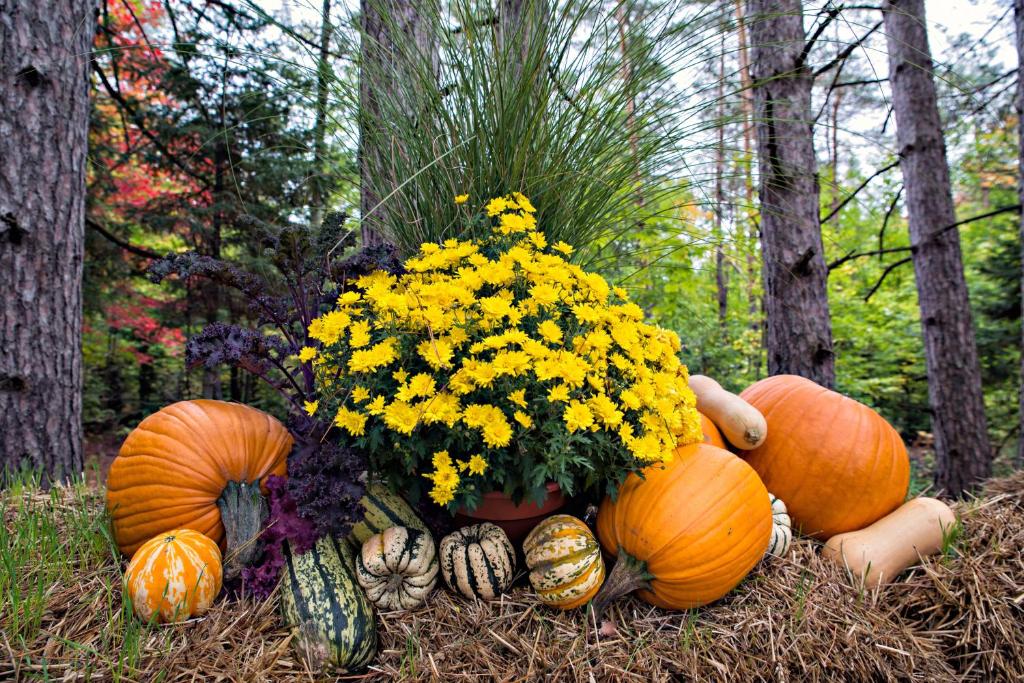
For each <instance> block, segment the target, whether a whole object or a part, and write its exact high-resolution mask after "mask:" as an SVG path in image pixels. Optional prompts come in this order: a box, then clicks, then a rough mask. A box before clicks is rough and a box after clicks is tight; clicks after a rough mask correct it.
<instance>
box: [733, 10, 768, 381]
mask: <svg viewBox="0 0 1024 683" xmlns="http://www.w3.org/2000/svg"><path fill="white" fill-rule="evenodd" d="M743 1H744V0H736V42H737V45H738V47H739V50H738V51H737V52H738V54H739V62H740V104H741V106H742V109H743V192H744V198H745V204H744V208H743V216H744V218H745V219H746V221H747V240H748V242H749V246H748V248H747V249H746V252H747V264H746V271H747V272H746V277H747V316H748V319H749V321H750V323H749V326H750V329H751V330H752V331H754V332H761V336H762V337H763V335H764V331H763V329H762V321H761V315H760V313H761V310H762V309H763V308H764V298H763V297H760V296H758V295H757V254H756V253H755V252H756V249H755V245H757V243H758V240H759V235H758V230H759V228H758V224H757V219H756V218H755V217H754V216H755V213H754V177H753V173H752V172H751V166H752V164H753V144H751V136H752V132H753V130H754V91H753V85H752V83H751V79H750V56H749V53H748V49H747V46H748V43H747V22H746V17H745V16H744V13H743ZM750 363H751V365H752V366H753V368H752V369H753V376H754V379H755V380H757V379H761V351H760V350H757V351H755V352H754V353H753V354H751V360H750Z"/></svg>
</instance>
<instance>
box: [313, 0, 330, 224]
mask: <svg viewBox="0 0 1024 683" xmlns="http://www.w3.org/2000/svg"><path fill="white" fill-rule="evenodd" d="M330 46H331V0H324V3H323V6H322V7H321V10H320V58H319V59H318V60H317V65H316V67H317V68H316V119H315V120H314V123H313V171H312V174H313V177H312V185H311V189H312V192H311V193H310V211H309V222H310V224H311V225H312V226H313V227H314V228H319V227H320V224H321V223H323V222H324V202H325V198H324V175H325V173H326V169H325V168H324V152H325V144H324V139H325V137H326V133H327V86H328V85H329V80H330V71H331V65H330V61H329V59H330V56H331V51H330Z"/></svg>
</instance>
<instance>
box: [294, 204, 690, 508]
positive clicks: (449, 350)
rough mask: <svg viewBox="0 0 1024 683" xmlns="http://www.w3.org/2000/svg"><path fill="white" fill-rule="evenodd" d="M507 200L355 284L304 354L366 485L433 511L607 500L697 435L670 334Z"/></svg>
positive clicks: (317, 406)
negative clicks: (384, 485) (394, 270)
mask: <svg viewBox="0 0 1024 683" xmlns="http://www.w3.org/2000/svg"><path fill="white" fill-rule="evenodd" d="M535 213H536V209H535V208H534V207H533V205H532V204H531V203H530V201H529V199H527V198H526V197H525V196H523V195H522V194H520V193H512V194H510V195H507V196H504V197H498V198H495V199H492V200H490V201H489V202H487V203H486V204H485V205H484V206H483V207H481V211H480V215H479V216H478V217H477V218H475V219H474V220H475V221H487V222H489V223H490V225H491V230H490V236H489V237H487V238H484V239H479V240H467V241H460V240H458V239H448V240H445V241H444V242H443V243H440V244H437V243H425V244H423V245H422V246H421V247H420V250H419V252H418V253H417V254H416V255H414V256H413V257H412V258H409V259H408V260H406V261H405V263H404V267H405V273H403V274H400V275H396V274H391V273H387V272H374V273H370V274H368V275H364V276H362V277H360V278H357V279H356V280H354V286H352V287H350V288H348V289H346V290H345V291H343V292H342V293H341V294H340V295H339V296H338V300H337V306H336V307H335V308H334V309H333V310H331V311H329V312H327V313H325V314H323V315H321V316H320V317H318V318H316V319H314V320H313V321H312V322H311V324H310V326H309V337H310V338H312V339H314V340H316V341H317V342H319V344H318V345H317V346H316V347H313V346H310V347H308V348H307V349H304V350H303V351H302V354H303V355H304V356H305V357H306V358H310V359H311V360H310V362H311V366H312V369H313V373H314V376H315V379H316V386H317V398H316V401H314V402H312V403H311V404H310V405H309V406H307V408H309V409H310V410H311V411H312V412H314V413H315V415H316V416H317V417H318V418H319V419H321V420H328V419H330V420H332V421H333V422H334V424H335V425H336V426H337V427H339V428H340V430H341V431H343V432H344V434H345V435H346V436H347V439H348V440H350V441H351V442H352V444H353V445H354V446H356V447H358V448H360V449H362V450H364V451H365V452H366V453H367V455H368V459H369V463H370V470H371V473H372V474H373V475H374V476H379V477H381V478H383V479H384V480H385V481H387V482H388V483H389V484H390V485H391V486H392V487H393V488H395V489H396V490H401V491H403V492H405V493H408V494H410V495H411V496H412V497H413V498H417V497H418V496H419V495H421V494H422V493H424V492H426V493H428V495H429V496H430V498H431V499H432V500H433V501H434V502H435V503H437V504H438V505H442V506H446V507H447V508H448V509H449V510H452V511H454V510H456V509H458V508H459V507H460V506H465V507H467V508H470V509H472V508H474V507H475V506H476V505H477V504H478V503H479V501H480V497H481V495H482V494H483V493H485V492H487V491H492V490H502V491H504V492H506V493H507V494H509V495H511V496H512V497H513V499H514V500H517V501H518V500H522V499H524V498H525V499H527V500H531V501H540V500H542V499H543V498H544V496H545V485H546V484H547V483H548V482H552V481H553V482H556V483H558V484H559V485H560V486H561V487H562V489H563V490H565V491H566V492H567V493H569V494H573V493H575V492H578V491H581V490H595V489H596V490H597V492H598V493H601V494H603V493H604V492H606V491H609V492H611V493H613V494H614V492H615V490H616V487H617V486H618V485H619V484H620V483H621V482H622V481H623V480H624V479H625V477H626V475H627V474H629V473H630V472H633V471H638V470H641V469H643V468H644V467H646V466H648V465H650V464H652V463H658V462H668V461H670V460H671V459H672V458H673V453H674V449H675V448H676V446H677V444H678V443H690V442H694V441H698V440H699V439H700V438H701V429H700V420H699V415H698V413H697V411H696V408H695V403H696V400H695V397H694V395H693V392H692V391H691V390H690V389H689V387H688V385H687V379H688V374H687V369H686V366H684V365H683V364H682V363H681V362H680V360H679V357H678V355H677V354H678V352H679V349H680V343H679V338H678V336H677V335H676V334H675V333H674V332H670V331H668V330H664V329H661V328H659V327H656V326H653V325H648V324H645V323H644V322H643V312H642V311H641V309H640V308H639V307H638V306H637V305H636V304H634V303H632V302H630V301H629V297H628V296H627V294H626V292H625V290H623V289H621V288H619V287H611V286H609V284H608V283H607V282H606V281H605V280H604V278H602V277H601V276H600V275H598V274H596V273H589V272H586V271H584V270H583V269H582V268H580V267H579V266H577V265H574V264H571V263H569V262H568V261H567V260H566V257H568V256H569V255H570V254H571V253H572V252H573V247H572V246H570V245H568V244H565V243H564V242H556V243H554V244H548V241H547V238H546V237H545V235H544V233H543V232H541V231H540V230H539V229H538V226H537V221H536V218H535Z"/></svg>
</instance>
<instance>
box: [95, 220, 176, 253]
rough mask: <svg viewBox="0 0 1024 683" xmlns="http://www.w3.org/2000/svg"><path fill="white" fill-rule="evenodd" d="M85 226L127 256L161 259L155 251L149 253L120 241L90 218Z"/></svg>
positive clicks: (142, 248) (143, 248)
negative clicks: (122, 250)
mask: <svg viewBox="0 0 1024 683" xmlns="http://www.w3.org/2000/svg"><path fill="white" fill-rule="evenodd" d="M85 225H86V227H88V228H91V229H92V230H93V231H94V232H96V233H97V234H98V235H100V236H101V237H103V238H104V239H106V240H107V241H108V242H111V243H113V244H116V245H117V246H119V247H121V248H122V249H124V250H125V251H127V252H128V253H129V254H135V255H136V256H141V257H142V258H150V259H159V258H163V255H162V254H158V253H156V252H155V251H150V250H149V249H146V248H145V247H139V246H136V245H134V244H132V243H131V242H127V241H125V240H123V239H121V238H120V237H118V236H117V235H115V234H114V233H112V232H110V231H109V230H107V229H106V228H104V227H103V226H102V225H100V224H99V223H97V222H96V221H94V220H93V219H91V218H86V219H85Z"/></svg>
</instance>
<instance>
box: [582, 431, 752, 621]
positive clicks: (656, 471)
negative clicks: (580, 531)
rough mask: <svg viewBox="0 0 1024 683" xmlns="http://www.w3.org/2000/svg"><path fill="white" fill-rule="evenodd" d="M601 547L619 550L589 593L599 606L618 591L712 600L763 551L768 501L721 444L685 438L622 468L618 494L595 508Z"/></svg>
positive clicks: (681, 605)
mask: <svg viewBox="0 0 1024 683" xmlns="http://www.w3.org/2000/svg"><path fill="white" fill-rule="evenodd" d="M597 535H598V538H599V539H600V540H601V546H602V547H603V548H604V550H605V552H607V553H609V554H611V555H618V559H617V560H616V562H615V567H614V568H613V569H612V571H611V573H610V574H609V575H608V579H607V580H606V581H605V584H604V587H602V589H601V591H600V593H598V595H597V597H596V598H595V600H594V605H595V610H596V611H597V613H598V614H600V612H601V610H602V609H603V608H604V606H606V605H607V604H608V603H609V602H610V601H611V600H614V599H615V598H616V597H618V596H620V595H625V594H626V593H629V592H632V591H633V590H637V589H639V591H638V593H637V595H638V596H639V597H640V598H641V599H643V600H645V601H646V602H649V603H651V604H652V605H657V606H659V607H665V608H668V609H687V608H690V607H699V606H700V605H706V604H707V603H709V602H714V601H715V600H718V599H719V598H721V597H722V596H724V595H725V594H726V593H728V592H729V591H730V590H732V589H733V588H734V587H735V586H736V585H737V584H738V583H739V582H740V581H742V580H743V577H745V576H746V575H747V574H748V573H749V572H750V570H751V569H752V568H753V567H754V565H756V564H757V563H758V561H759V560H760V559H761V558H762V557H763V556H764V552H765V550H766V549H767V548H768V541H769V540H770V538H771V535H772V508H771V503H770V502H769V497H768V491H767V489H765V487H764V484H762V483H761V480H760V479H759V478H758V476H757V473H756V472H754V470H752V469H751V468H750V466H749V465H747V464H746V463H745V462H743V460H741V459H740V458H737V457H736V456H735V455H733V454H732V453H729V452H728V451H724V450H722V449H721V448H716V447H714V446H709V445H707V444H690V445H688V446H682V447H680V448H677V449H676V457H675V459H674V460H673V461H672V462H671V463H669V464H668V465H657V466H652V467H649V468H648V469H646V470H645V471H644V478H640V477H639V476H637V475H635V474H631V475H629V477H628V478H627V479H626V482H625V483H624V484H623V485H622V487H621V488H620V489H619V494H618V498H617V499H616V500H612V499H611V498H605V500H604V502H603V503H601V508H600V510H599V511H598V514H597Z"/></svg>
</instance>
